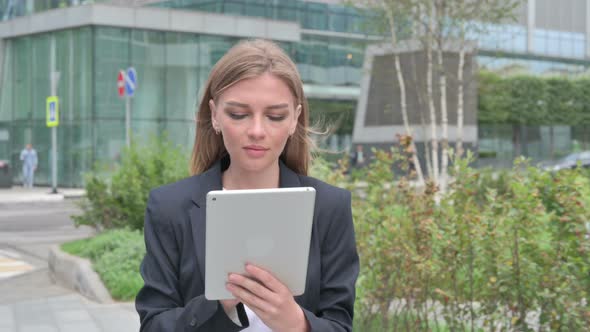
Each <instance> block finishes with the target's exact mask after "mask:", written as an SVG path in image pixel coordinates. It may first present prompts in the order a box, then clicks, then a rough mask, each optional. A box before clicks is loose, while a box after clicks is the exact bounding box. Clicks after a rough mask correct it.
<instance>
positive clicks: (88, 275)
mask: <svg viewBox="0 0 590 332" xmlns="http://www.w3.org/2000/svg"><path fill="white" fill-rule="evenodd" d="M49 274H50V275H51V278H52V279H53V280H54V281H55V282H57V283H58V284H60V285H62V286H64V287H66V288H68V289H72V290H74V291H76V292H78V293H80V294H82V295H84V296H85V297H87V298H89V299H91V300H93V301H96V302H99V303H103V304H112V303H115V301H114V300H113V298H112V297H111V295H110V294H109V291H108V290H107V289H106V287H105V286H104V284H103V283H102V281H101V280H100V277H99V276H98V274H97V273H96V272H94V270H93V269H92V264H91V263H90V261H89V260H87V259H84V258H80V257H77V256H73V255H70V254H68V253H65V252H63V251H62V250H61V249H60V247H59V245H53V246H51V249H50V250H49Z"/></svg>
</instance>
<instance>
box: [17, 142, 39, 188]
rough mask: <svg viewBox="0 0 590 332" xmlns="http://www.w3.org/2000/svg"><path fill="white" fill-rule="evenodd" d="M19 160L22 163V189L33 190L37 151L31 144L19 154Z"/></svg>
mask: <svg viewBox="0 0 590 332" xmlns="http://www.w3.org/2000/svg"><path fill="white" fill-rule="evenodd" d="M20 160H21V161H22V162H23V187H25V188H33V179H34V177H35V171H36V170H37V151H35V149H33V146H32V145H31V144H27V146H26V148H25V149H23V150H22V151H21V153H20Z"/></svg>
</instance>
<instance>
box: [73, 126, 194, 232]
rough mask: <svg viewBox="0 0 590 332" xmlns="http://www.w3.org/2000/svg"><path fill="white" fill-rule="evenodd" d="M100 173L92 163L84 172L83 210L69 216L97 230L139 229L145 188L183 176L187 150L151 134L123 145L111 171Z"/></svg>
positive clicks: (186, 170) (186, 165)
mask: <svg viewBox="0 0 590 332" xmlns="http://www.w3.org/2000/svg"><path fill="white" fill-rule="evenodd" d="M102 173H104V172H102V171H101V169H100V168H99V167H95V169H94V170H93V172H91V173H89V174H87V175H86V198H85V199H83V200H82V201H81V202H80V207H81V208H82V212H83V213H82V214H81V215H78V216H73V219H74V221H75V223H76V224H77V225H90V226H93V227H95V228H97V229H98V230H103V229H111V228H124V227H129V228H131V229H142V228H143V219H144V213H145V207H146V203H147V198H148V194H149V191H150V190H151V189H152V188H155V187H158V186H160V185H163V184H167V183H171V182H174V181H177V180H179V179H182V178H185V177H187V176H188V175H189V174H188V153H186V152H185V151H184V150H182V149H180V148H179V147H176V146H174V145H173V144H172V143H171V142H170V141H168V140H167V139H165V138H153V139H151V140H150V141H149V143H148V144H147V145H135V144H134V145H132V146H131V147H130V148H128V149H127V148H126V149H124V150H123V152H122V153H121V161H120V164H119V165H118V166H117V167H116V169H115V171H114V172H113V173H112V174H107V176H104V175H101V174H102Z"/></svg>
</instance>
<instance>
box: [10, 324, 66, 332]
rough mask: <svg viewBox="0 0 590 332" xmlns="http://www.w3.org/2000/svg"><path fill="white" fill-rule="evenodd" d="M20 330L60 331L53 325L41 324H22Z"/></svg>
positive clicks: (25, 331) (34, 331)
mask: <svg viewBox="0 0 590 332" xmlns="http://www.w3.org/2000/svg"><path fill="white" fill-rule="evenodd" d="M17 331H18V332H59V330H58V329H57V327H55V326H53V325H46V324H39V325H28V324H27V325H21V326H20V327H19V329H18V330H17Z"/></svg>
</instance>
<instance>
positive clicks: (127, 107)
mask: <svg viewBox="0 0 590 332" xmlns="http://www.w3.org/2000/svg"><path fill="white" fill-rule="evenodd" d="M130 104H131V98H130V97H129V96H128V95H126V96H125V139H126V141H127V147H130V146H131V105H130Z"/></svg>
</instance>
